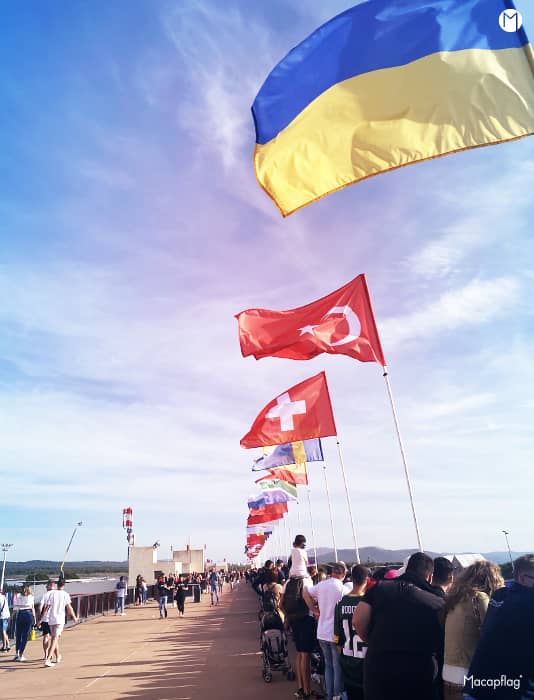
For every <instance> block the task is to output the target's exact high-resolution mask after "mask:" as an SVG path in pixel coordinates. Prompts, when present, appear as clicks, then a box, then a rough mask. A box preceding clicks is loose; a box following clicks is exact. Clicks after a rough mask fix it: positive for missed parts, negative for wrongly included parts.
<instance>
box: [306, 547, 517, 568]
mask: <svg viewBox="0 0 534 700" xmlns="http://www.w3.org/2000/svg"><path fill="white" fill-rule="evenodd" d="M417 551H418V550H417V549H382V548H381V547H361V548H360V560H361V562H362V564H365V563H366V562H370V563H374V564H394V563H401V562H403V561H404V559H406V557H409V556H410V555H411V554H413V553H414V552H417ZM312 553H313V549H312V548H311V547H310V546H309V545H308V554H312ZM427 554H429V555H430V556H431V557H432V558H435V557H440V556H443V554H451V552H427ZM452 554H471V552H452ZM480 554H482V556H483V557H485V558H486V559H489V560H490V561H494V562H495V563H496V564H506V563H507V562H509V561H510V555H509V554H508V552H480ZM523 554H528V552H512V559H517V557H521V556H523ZM337 556H338V559H340V560H341V561H345V562H347V563H349V562H353V561H354V560H355V556H354V549H338V552H337ZM317 558H318V560H319V564H326V563H328V562H333V561H334V550H333V549H331V548H329V547H318V548H317Z"/></svg>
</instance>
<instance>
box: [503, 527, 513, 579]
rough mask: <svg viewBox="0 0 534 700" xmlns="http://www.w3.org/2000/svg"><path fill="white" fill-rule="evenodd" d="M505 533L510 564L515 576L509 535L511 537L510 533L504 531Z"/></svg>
mask: <svg viewBox="0 0 534 700" xmlns="http://www.w3.org/2000/svg"><path fill="white" fill-rule="evenodd" d="M503 533H504V537H505V539H506V546H507V547H508V554H509V556H510V563H511V565H512V574H514V573H515V571H514V559H513V557H512V552H511V550H510V542H509V541H508V535H509V534H510V533H509V532H507V531H506V530H503Z"/></svg>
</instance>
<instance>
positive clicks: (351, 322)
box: [236, 275, 386, 367]
mask: <svg viewBox="0 0 534 700" xmlns="http://www.w3.org/2000/svg"><path fill="white" fill-rule="evenodd" d="M236 318H237V321H238V324H239V343H240V345H241V353H242V355H243V357H247V356H248V355H253V356H254V357H255V358H256V359H257V360H260V359H261V358H262V357H285V358H287V359H289V360H310V359H311V358H312V357H315V356H316V355H320V354H321V353H323V352H327V353H330V354H340V355H349V357H353V358H354V359H356V360H360V362H378V363H379V364H380V365H382V367H385V365H386V360H385V358H384V353H383V352H382V346H381V344H380V337H379V335H378V331H377V328H376V323H375V318H374V315H373V309H372V306H371V299H370V297H369V290H368V289H367V283H366V281H365V275H358V277H356V278H355V279H353V280H352V282H349V283H348V284H346V285H345V286H344V287H341V289H337V290H336V291H335V292H332V293H331V294H328V295H327V296H325V297H323V298H322V299H318V300H317V301H313V302H312V303H311V304H306V306H300V307H299V308H297V309H289V310H288V311H271V310H269V309H248V310H247V311H242V312H241V313H239V314H237V316H236Z"/></svg>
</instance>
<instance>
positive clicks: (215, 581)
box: [208, 569, 219, 605]
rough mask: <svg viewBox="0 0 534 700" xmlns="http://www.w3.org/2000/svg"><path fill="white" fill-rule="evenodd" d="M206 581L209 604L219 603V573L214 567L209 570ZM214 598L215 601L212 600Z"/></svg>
mask: <svg viewBox="0 0 534 700" xmlns="http://www.w3.org/2000/svg"><path fill="white" fill-rule="evenodd" d="M208 583H209V585H210V598H211V603H210V605H219V574H218V573H217V571H216V570H215V569H212V570H211V572H210V575H209V579H208ZM214 599H215V603H214V602H213V600H214Z"/></svg>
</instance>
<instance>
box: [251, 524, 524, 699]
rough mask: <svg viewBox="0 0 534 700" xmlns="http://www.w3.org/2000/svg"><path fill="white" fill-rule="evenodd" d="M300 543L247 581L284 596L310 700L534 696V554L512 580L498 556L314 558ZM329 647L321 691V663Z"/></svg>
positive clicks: (281, 603) (303, 692) (303, 693)
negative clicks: (463, 560)
mask: <svg viewBox="0 0 534 700" xmlns="http://www.w3.org/2000/svg"><path fill="white" fill-rule="evenodd" d="M305 547H306V539H305V537H304V536H303V535H298V536H297V537H296V538H295V542H294V544H293V549H292V551H291V557H290V558H289V559H288V562H287V564H284V562H283V561H282V560H278V561H276V562H273V561H266V562H265V564H264V566H263V567H262V568H261V569H259V570H251V571H250V572H249V573H248V574H247V579H248V580H249V581H250V583H251V585H252V587H253V588H254V590H255V591H256V593H258V595H259V596H261V597H262V599H263V598H264V597H265V596H268V597H269V599H270V600H273V601H275V603H276V606H277V608H278V611H279V615H280V617H281V619H282V621H283V622H284V624H285V626H286V628H287V629H288V630H289V631H290V633H291V637H292V639H293V642H294V645H295V650H296V656H295V671H296V679H297V686H298V688H297V691H296V692H295V696H296V697H297V698H299V699H301V698H310V697H312V696H314V695H315V696H322V697H324V696H326V698H327V700H341V699H342V698H343V699H345V700H393V699H395V700H404V699H405V698H406V700H408V699H410V700H489V699H490V698H491V699H492V700H534V642H533V634H534V555H532V554H529V555H525V556H522V557H520V558H518V559H516V560H515V562H514V567H513V568H514V580H513V581H510V582H507V584H506V585H505V582H504V579H503V577H502V575H501V569H500V567H499V566H498V565H497V564H494V563H493V562H490V561H486V560H481V561H476V562H474V563H473V564H471V565H470V566H467V567H466V568H464V569H462V570H460V571H456V570H455V569H454V568H453V564H452V563H451V562H450V561H449V559H447V558H445V557H437V558H436V559H434V560H433V559H432V558H431V557H430V556H428V555H427V554H425V553H423V552H417V553H415V554H413V555H412V556H411V557H410V558H409V560H408V562H407V563H406V565H405V566H404V567H401V568H397V567H378V568H375V569H373V570H371V569H369V568H367V567H365V566H362V565H360V564H358V565H355V566H353V567H352V568H351V569H350V571H349V570H348V569H347V567H346V565H345V563H344V562H341V561H340V562H335V563H333V564H332V565H330V566H324V567H319V568H317V567H315V566H309V565H308V559H307V555H306V549H305ZM319 650H320V654H321V657H322V661H323V668H324V674H323V677H324V682H323V688H322V689H321V690H313V689H312V680H311V658H312V655H313V654H317V653H318V652H319Z"/></svg>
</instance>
